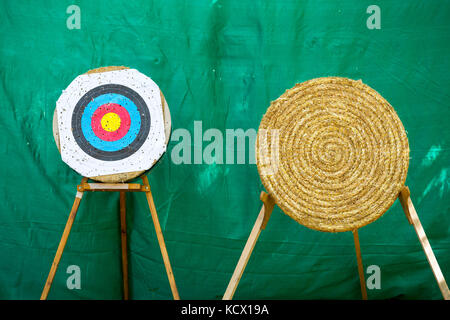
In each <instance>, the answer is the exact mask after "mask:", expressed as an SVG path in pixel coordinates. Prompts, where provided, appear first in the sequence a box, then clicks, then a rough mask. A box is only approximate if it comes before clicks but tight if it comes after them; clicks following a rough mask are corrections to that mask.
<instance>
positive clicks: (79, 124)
mask: <svg viewBox="0 0 450 320" xmlns="http://www.w3.org/2000/svg"><path fill="white" fill-rule="evenodd" d="M164 103H165V101H164V100H163V98H162V94H161V91H160V90H159V88H158V86H157V85H156V83H154V82H153V81H152V80H151V79H150V78H149V77H147V76H145V75H143V74H142V73H140V72H139V71H137V70H135V69H124V70H116V71H108V72H100V73H93V74H83V75H80V76H78V77H76V78H75V79H74V80H73V81H72V83H71V84H70V85H69V86H68V87H67V89H65V90H63V93H62V94H61V96H60V97H59V99H58V101H57V102H56V110H57V121H58V130H59V142H60V149H61V157H62V160H63V161H64V162H66V163H67V164H68V165H69V166H70V167H71V168H72V169H74V170H75V171H77V172H78V173H80V174H81V175H83V176H85V177H95V176H101V175H110V174H116V173H124V172H135V171H143V170H147V169H150V168H151V167H152V166H153V165H154V164H155V163H156V161H158V159H159V158H161V156H162V155H163V154H164V152H165V151H166V135H165V125H164V115H163V105H164Z"/></svg>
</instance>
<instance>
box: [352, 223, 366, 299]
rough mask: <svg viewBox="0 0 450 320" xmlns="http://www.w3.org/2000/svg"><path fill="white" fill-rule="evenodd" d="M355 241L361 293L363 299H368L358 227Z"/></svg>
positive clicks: (354, 232) (355, 232)
mask: <svg viewBox="0 0 450 320" xmlns="http://www.w3.org/2000/svg"><path fill="white" fill-rule="evenodd" d="M352 232H353V241H354V242H355V251H356V261H357V262H358V273H359V282H360V284H361V295H362V298H363V300H367V290H366V280H365V279H364V267H363V263H362V257H361V247H360V245H359V236H358V229H356V230H353V231H352Z"/></svg>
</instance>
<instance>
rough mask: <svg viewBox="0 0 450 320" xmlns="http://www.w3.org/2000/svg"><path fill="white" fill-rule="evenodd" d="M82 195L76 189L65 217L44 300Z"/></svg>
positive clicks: (42, 296) (84, 180)
mask: <svg viewBox="0 0 450 320" xmlns="http://www.w3.org/2000/svg"><path fill="white" fill-rule="evenodd" d="M86 181H87V179H86V178H83V180H81V183H84V182H86ZM82 197H83V192H80V191H77V194H76V196H75V201H74V203H73V206H72V210H71V211H70V215H69V218H68V219H67V223H66V227H65V228H64V232H63V235H62V237H61V241H60V242H59V245H58V249H57V250H56V255H55V258H54V259H53V263H52V267H51V268H50V272H49V274H48V277H47V281H46V283H45V286H44V290H43V291H42V294H41V300H46V299H47V297H48V292H49V291H50V287H51V286H52V283H53V279H54V278H55V274H56V270H57V269H58V264H59V261H60V260H61V256H62V254H63V251H64V247H65V246H66V243H67V238H68V237H69V234H70V229H72V225H73V222H74V220H75V216H76V215H77V210H78V207H79V205H80V202H81V198H82Z"/></svg>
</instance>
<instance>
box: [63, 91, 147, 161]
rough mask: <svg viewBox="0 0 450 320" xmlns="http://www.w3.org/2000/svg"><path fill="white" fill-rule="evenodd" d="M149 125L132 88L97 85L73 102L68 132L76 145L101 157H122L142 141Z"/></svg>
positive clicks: (140, 98) (145, 106)
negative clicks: (69, 131) (71, 134)
mask: <svg viewBox="0 0 450 320" xmlns="http://www.w3.org/2000/svg"><path fill="white" fill-rule="evenodd" d="M150 126H151V117H150V113H149V111H148V107H147V105H146V104H145V101H144V100H143V99H142V97H141V96H140V95H139V94H138V93H137V92H135V91H134V90H132V89H130V88H128V87H125V86H122V85H117V84H108V85H102V86H98V87H96V88H94V89H92V90H90V91H89V92H87V93H86V94H85V95H84V96H83V97H82V98H81V99H80V100H79V101H78V103H77V105H76V106H75V109H74V112H73V116H72V132H73V135H74V137H75V140H76V142H77V144H78V145H79V146H80V148H81V149H82V150H83V151H84V152H86V153H87V154H89V155H90V156H91V157H93V158H95V159H99V160H104V161H115V160H121V159H125V158H127V157H128V156H130V155H132V154H133V153H135V152H136V150H138V149H139V148H140V147H141V146H142V144H143V143H144V141H145V139H146V137H147V135H148V133H149V128H150Z"/></svg>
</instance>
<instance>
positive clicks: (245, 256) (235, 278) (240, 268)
mask: <svg viewBox="0 0 450 320" xmlns="http://www.w3.org/2000/svg"><path fill="white" fill-rule="evenodd" d="M261 200H262V201H263V202H264V204H263V206H262V207H261V210H260V211H259V215H258V217H257V218H256V222H255V224H254V226H253V229H252V231H251V232H250V236H249V237H248V239H247V243H246V244H245V247H244V250H243V251H242V253H241V257H240V258H239V261H238V263H237V265H236V268H235V269H234V272H233V275H232V276H231V280H230V282H229V283H228V287H227V290H226V291H225V294H224V295H223V298H222V299H223V300H231V299H233V296H234V292H235V291H236V288H237V286H238V284H239V281H240V280H241V277H242V274H243V273H244V270H245V267H246V266H247V263H248V260H249V259H250V256H251V254H252V252H253V248H254V247H255V244H256V241H258V237H259V234H260V233H261V230H263V229H265V227H266V225H267V222H268V221H269V218H270V215H271V213H272V211H273V207H274V204H275V203H274V201H273V198H271V197H270V196H269V195H267V194H266V193H265V192H262V193H261Z"/></svg>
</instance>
